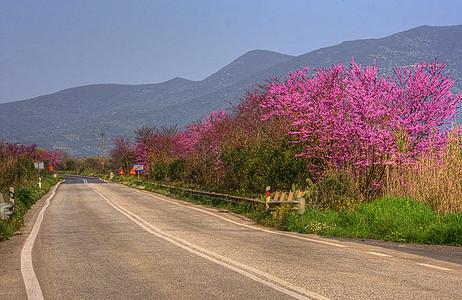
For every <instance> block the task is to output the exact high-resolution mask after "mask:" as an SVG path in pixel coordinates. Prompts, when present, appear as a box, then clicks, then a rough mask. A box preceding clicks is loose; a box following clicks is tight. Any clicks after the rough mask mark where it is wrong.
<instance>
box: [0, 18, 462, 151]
mask: <svg viewBox="0 0 462 300" xmlns="http://www.w3.org/2000/svg"><path fill="white" fill-rule="evenodd" d="M352 57H354V60H355V62H356V63H359V64H362V65H363V66H365V65H371V64H373V63H374V61H375V64H376V66H378V67H379V68H381V69H382V70H383V72H384V73H388V72H390V71H391V70H392V68H393V67H395V66H408V65H413V64H415V63H416V62H421V61H433V60H434V59H435V58H438V59H439V60H441V61H443V62H445V63H447V64H448V65H447V67H446V72H447V73H448V74H452V75H453V77H454V78H456V79H462V25H460V26H447V27H431V26H422V27H418V28H415V29H411V30H408V31H404V32H400V33H397V34H394V35H391V36H388V37H385V38H381V39H368V40H356V41H347V42H343V43H341V44H339V45H336V46H332V47H327V48H322V49H319V50H316V51H312V52H309V53H306V54H303V55H300V56H296V57H294V56H290V55H284V54H280V53H276V52H271V51H265V50H254V51H250V52H248V53H246V54H244V55H242V56H241V57H239V58H238V59H236V60H234V61H233V62H231V63H230V64H228V65H227V66H225V67H223V68H222V69H221V70H219V71H218V72H216V73H214V74H212V75H211V76H209V77H207V78H206V79H204V80H202V81H189V80H186V79H182V78H175V79H172V80H169V81H167V82H163V83H159V84H148V85H111V84H105V85H89V86H82V87H76V88H70V89H66V90H63V91H60V92H57V93H55V94H51V95H45V96H40V97H36V98H32V99H28V100H23V101H17V102H11V103H4V104H0V138H2V139H4V140H6V141H10V142H20V143H25V144H31V143H36V144H38V145H39V146H40V147H43V148H45V149H53V148H60V149H63V150H66V151H69V152H71V153H72V154H74V155H76V156H90V155H99V153H100V151H101V150H100V149H101V136H100V133H101V132H104V133H105V134H106V135H105V136H106V137H107V138H108V139H109V140H110V139H111V138H114V137H115V136H118V135H127V136H133V135H134V134H133V131H134V130H135V128H136V127H139V126H141V125H144V124H153V125H159V126H161V125H176V124H178V125H179V126H180V127H181V126H184V125H187V124H190V123H191V122H194V121H197V120H198V119H200V118H201V117H202V116H203V115H204V114H207V113H210V112H211V111H212V110H217V109H221V108H229V107H230V104H233V103H236V102H237V101H238V100H239V98H240V97H242V96H244V95H245V92H246V91H248V90H250V89H251V87H252V86H253V85H254V84H256V83H262V82H264V80H266V79H268V78H271V77H274V76H276V77H284V76H285V74H286V73H288V72H290V71H292V70H296V69H300V68H304V67H306V66H307V65H309V66H310V67H312V68H313V67H314V68H319V67H329V66H330V65H332V64H334V63H338V62H339V61H342V62H343V63H344V64H348V63H349V62H350V61H351V58H352ZM453 90H454V92H456V93H461V92H462V82H461V81H459V82H458V83H457V84H456V85H455V87H454V89H453ZM461 120H462V118H461ZM106 142H107V144H110V142H109V141H106Z"/></svg>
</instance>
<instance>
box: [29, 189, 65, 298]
mask: <svg viewBox="0 0 462 300" xmlns="http://www.w3.org/2000/svg"><path fill="white" fill-rule="evenodd" d="M61 182H64V181H60V182H58V183H57V184H56V186H55V187H54V188H53V191H52V193H51V194H50V196H48V198H47V200H46V202H45V205H44V206H43V207H42V209H41V210H40V213H39V215H38V217H37V219H36V220H35V224H34V227H33V228H32V231H31V233H30V234H29V237H28V238H27V240H26V242H25V243H24V246H23V248H22V250H21V273H22V278H23V280H24V285H25V286H26V292H27V297H28V299H34V300H35V299H37V300H39V299H43V294H42V289H41V288H40V284H39V282H38V280H37V276H36V275H35V271H34V266H33V264H32V248H33V247H34V242H35V239H36V238H37V235H38V232H39V230H40V225H41V224H42V221H43V216H44V214H45V211H46V210H47V208H48V206H49V205H50V200H51V198H53V196H54V195H55V192H56V189H57V188H58V186H59V184H60V183H61Z"/></svg>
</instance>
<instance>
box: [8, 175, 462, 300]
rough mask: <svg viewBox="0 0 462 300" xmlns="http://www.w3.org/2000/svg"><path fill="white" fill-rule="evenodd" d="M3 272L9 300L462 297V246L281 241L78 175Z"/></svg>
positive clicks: (30, 227)
mask: <svg viewBox="0 0 462 300" xmlns="http://www.w3.org/2000/svg"><path fill="white" fill-rule="evenodd" d="M34 226H35V227H34ZM0 264H1V271H0V287H1V290H0V298H1V299H26V298H27V297H29V299H293V298H296V299H386V298H388V299H395V298H406V299H409V298H413V299H423V298H425V299H461V298H462V296H461V295H462V251H461V249H460V248H458V247H424V246H413V245H398V244H383V245H382V244H380V243H378V244H377V245H373V244H370V243H364V242H360V241H353V240H347V239H343V240H342V239H327V238H321V237H317V236H315V235H301V234H295V233H286V232H280V231H277V230H273V229H269V228H265V227H261V226H258V225H255V224H254V222H253V221H250V220H248V219H245V218H243V217H241V216H237V215H234V214H231V213H229V212H227V211H223V210H219V209H215V208H207V207H202V206H199V205H196V204H191V203H188V202H183V201H179V200H175V199H172V198H169V197H165V196H162V195H158V194H154V193H151V192H146V191H140V190H136V189H133V188H129V187H125V186H123V185H119V184H115V183H107V182H104V181H101V180H99V179H94V178H88V177H77V176H72V177H71V176H66V181H65V182H63V183H62V184H60V185H59V186H58V187H57V188H56V190H55V191H53V192H50V193H49V194H48V195H47V196H46V197H44V199H42V200H40V201H39V202H38V203H37V204H36V205H34V207H33V209H32V210H31V211H30V212H29V213H28V214H27V218H26V225H25V226H24V228H23V229H22V230H21V232H20V233H19V234H18V235H17V236H14V237H13V238H12V239H10V240H9V241H6V242H4V243H1V244H0Z"/></svg>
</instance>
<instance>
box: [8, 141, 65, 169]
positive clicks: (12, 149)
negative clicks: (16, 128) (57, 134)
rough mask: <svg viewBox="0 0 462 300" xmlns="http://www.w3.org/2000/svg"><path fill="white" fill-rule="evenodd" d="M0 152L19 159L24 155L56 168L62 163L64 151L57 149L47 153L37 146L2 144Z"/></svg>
mask: <svg viewBox="0 0 462 300" xmlns="http://www.w3.org/2000/svg"><path fill="white" fill-rule="evenodd" d="M0 151H2V152H4V153H6V154H7V155H8V156H10V157H13V158H17V157H19V156H22V155H26V156H28V157H30V158H31V159H32V160H33V161H45V162H47V163H48V165H50V166H54V167H56V165H57V164H59V163H62V151H61V150H59V149H55V150H52V151H47V150H44V149H40V148H38V147H37V145H36V144H32V145H29V146H27V145H24V144H18V143H14V144H12V143H4V142H1V143H0Z"/></svg>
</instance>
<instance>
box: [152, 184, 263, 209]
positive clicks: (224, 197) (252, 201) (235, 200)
mask: <svg viewBox="0 0 462 300" xmlns="http://www.w3.org/2000/svg"><path fill="white" fill-rule="evenodd" d="M160 187H162V188H167V189H173V190H179V191H183V192H188V193H190V194H193V195H196V196H203V197H210V198H215V199H220V200H225V201H229V202H233V203H243V202H244V203H247V204H255V203H258V204H262V205H264V204H265V201H262V200H260V199H252V198H246V197H239V196H232V195H226V194H220V193H214V192H204V191H196V190H191V189H185V188H179V187H175V186H170V185H163V184H161V185H160Z"/></svg>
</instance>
